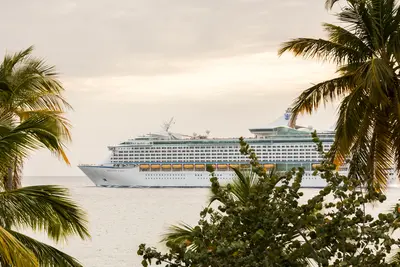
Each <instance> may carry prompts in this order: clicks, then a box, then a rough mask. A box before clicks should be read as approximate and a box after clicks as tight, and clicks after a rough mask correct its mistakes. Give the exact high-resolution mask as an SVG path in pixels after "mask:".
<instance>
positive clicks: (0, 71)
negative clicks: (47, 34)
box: [0, 46, 33, 80]
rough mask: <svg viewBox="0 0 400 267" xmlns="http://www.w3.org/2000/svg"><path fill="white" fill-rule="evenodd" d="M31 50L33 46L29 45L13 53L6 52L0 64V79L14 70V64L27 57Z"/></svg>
mask: <svg viewBox="0 0 400 267" xmlns="http://www.w3.org/2000/svg"><path fill="white" fill-rule="evenodd" d="M32 51H33V46H30V47H28V48H27V49H25V50H22V51H20V52H17V53H14V54H13V55H9V54H6V55H5V56H4V59H3V62H2V63H1V64H0V80H3V79H4V77H7V76H8V75H10V74H11V73H12V72H13V71H14V69H15V67H16V65H18V64H19V63H21V62H24V61H26V60H27V59H29V56H30V54H31V53H32Z"/></svg>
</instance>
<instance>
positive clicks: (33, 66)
mask: <svg viewBox="0 0 400 267" xmlns="http://www.w3.org/2000/svg"><path fill="white" fill-rule="evenodd" d="M32 50H33V47H29V48H28V49H26V50H23V51H21V52H18V53H15V54H13V55H5V57H4V59H3V62H2V63H1V64H0V107H1V113H2V116H8V119H9V120H12V121H13V123H14V124H15V125H18V124H20V123H23V122H24V121H25V120H29V119H30V118H35V119H38V120H40V119H45V121H46V127H45V128H46V134H41V133H39V132H38V131H36V132H35V133H34V134H33V135H32V136H31V137H33V138H35V139H36V141H38V142H36V145H38V146H37V148H39V147H44V148H47V149H49V150H50V151H51V152H52V153H54V154H56V155H57V156H59V157H60V158H62V159H63V160H64V161H65V162H66V163H67V164H69V161H68V158H67V156H66V154H65V151H64V148H65V143H66V142H67V141H69V140H70V132H69V129H70V124H69V122H68V120H67V119H66V118H65V117H64V112H65V111H67V110H69V109H71V106H70V105H69V104H68V103H67V102H66V100H65V99H64V98H63V97H62V92H63V91H64V88H63V86H62V84H61V83H60V81H59V80H58V78H57V73H56V72H55V68H54V67H53V66H48V65H46V63H45V62H44V61H43V60H41V59H38V58H34V57H32V56H31V53H32ZM39 144H40V145H39ZM22 163H23V158H21V157H17V156H16V155H15V157H14V158H13V160H11V161H10V163H9V164H8V166H7V168H6V169H3V170H2V171H3V172H2V173H1V175H2V176H3V181H2V182H3V184H4V187H5V188H6V189H8V190H10V189H12V188H18V187H19V186H20V180H21V169H22Z"/></svg>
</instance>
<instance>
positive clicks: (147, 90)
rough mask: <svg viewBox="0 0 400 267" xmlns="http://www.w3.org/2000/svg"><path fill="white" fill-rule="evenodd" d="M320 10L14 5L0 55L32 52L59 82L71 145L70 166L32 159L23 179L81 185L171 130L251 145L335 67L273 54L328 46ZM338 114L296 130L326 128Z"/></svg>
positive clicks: (228, 1) (45, 157)
mask: <svg viewBox="0 0 400 267" xmlns="http://www.w3.org/2000/svg"><path fill="white" fill-rule="evenodd" d="M324 2H325V1H324V0H307V1H306V0H279V1H272V0H189V1H188V0H114V1H109V0H79V1H78V0H75V1H73V0H57V1H54V0H41V1H29V0H16V1H9V2H7V5H3V6H2V15H1V17H0V35H1V36H2V37H3V38H2V41H1V42H0V56H3V55H4V53H7V52H9V53H11V52H15V51H18V50H21V49H24V48H27V47H28V46H30V45H34V46H35V50H34V55H35V56H38V57H42V58H44V59H46V61H47V63H49V64H51V65H55V66H56V68H57V70H58V71H59V72H60V79H61V81H62V82H63V84H64V86H65V89H66V91H65V97H66V98H67V100H68V101H69V102H70V103H71V105H72V106H73V108H74V110H73V111H72V112H69V114H68V118H69V119H70V120H71V123H72V125H73V129H72V135H73V141H72V143H71V144H69V145H68V151H67V154H68V156H69V158H70V161H71V166H66V165H65V164H63V163H62V162H60V161H59V160H58V159H57V158H55V157H54V156H53V155H51V154H50V153H49V152H48V151H45V150H42V151H38V152H36V153H34V154H32V155H31V157H30V158H29V159H28V161H27V162H26V164H25V167H24V175H26V176H76V175H78V176H82V175H83V173H82V172H81V171H80V170H79V169H78V168H77V165H78V164H81V163H99V162H101V161H103V160H104V159H105V158H106V157H107V155H108V149H107V146H108V145H113V144H117V143H119V142H121V141H123V140H124V139H127V138H132V137H135V136H137V135H140V134H145V133H148V132H155V131H158V130H159V129H160V126H161V125H162V123H163V122H165V121H168V120H169V119H170V118H171V117H174V118H175V121H176V123H175V124H174V125H173V128H172V129H171V130H172V131H174V132H181V133H186V134H192V133H194V132H196V133H204V132H205V131H206V130H210V131H211V136H212V137H239V136H245V137H249V136H251V134H250V133H249V132H248V129H249V128H253V127H262V126H265V125H267V124H268V123H269V122H271V121H274V120H275V119H276V117H279V116H281V115H282V114H283V113H284V111H285V109H286V108H287V107H289V106H290V104H291V103H292V102H293V100H294V99H295V98H296V97H297V96H298V95H299V94H300V93H301V92H302V90H304V89H306V88H308V87H309V86H311V85H312V84H313V83H317V82H319V81H322V80H325V79H329V78H331V77H333V76H334V70H335V68H334V66H332V65H330V64H327V63H321V62H316V61H312V60H305V59H302V58H294V57H293V56H292V55H291V54H285V55H283V56H281V57H279V56H278V54H277V51H278V48H279V46H280V44H281V43H282V42H284V41H288V40H289V39H291V38H296V37H314V38H315V37H316V38H322V37H325V35H324V33H323V30H322V27H321V23H322V22H332V21H334V18H333V16H332V12H328V11H326V10H325V9H324ZM335 110H336V106H335V105H327V107H326V108H325V109H324V108H322V109H321V110H320V111H318V112H317V113H316V114H315V115H312V116H308V115H307V116H303V117H301V118H299V123H300V124H304V125H313V126H314V127H316V128H318V129H327V128H329V127H331V126H332V125H333V124H334V122H335Z"/></svg>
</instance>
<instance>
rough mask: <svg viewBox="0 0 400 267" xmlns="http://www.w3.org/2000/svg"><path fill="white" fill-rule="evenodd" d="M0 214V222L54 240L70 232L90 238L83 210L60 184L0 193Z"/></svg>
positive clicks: (62, 237) (70, 233) (68, 234)
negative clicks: (37, 232)
mask: <svg viewBox="0 0 400 267" xmlns="http://www.w3.org/2000/svg"><path fill="white" fill-rule="evenodd" d="M0 213H1V214H2V217H1V218H0V221H1V222H2V225H6V224H11V225H14V226H23V227H30V228H32V229H33V230H35V231H45V232H47V234H48V236H49V237H50V238H52V239H53V240H55V241H60V240H65V239H66V238H67V237H68V236H70V235H78V236H79V237H80V238H82V239H86V238H88V237H90V235H89V233H88V229H87V220H86V214H85V212H84V211H83V210H82V209H81V208H80V207H79V206H78V205H77V204H76V203H75V202H74V201H73V200H72V199H71V198H70V197H69V194H68V189H66V188H63V187H60V186H54V185H46V186H30V187H23V188H20V189H16V190H11V191H6V192H0ZM4 220H7V221H4Z"/></svg>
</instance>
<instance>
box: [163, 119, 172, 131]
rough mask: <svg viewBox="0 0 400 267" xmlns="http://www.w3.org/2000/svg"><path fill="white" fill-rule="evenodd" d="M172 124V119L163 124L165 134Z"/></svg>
mask: <svg viewBox="0 0 400 267" xmlns="http://www.w3.org/2000/svg"><path fill="white" fill-rule="evenodd" d="M172 124H175V121H174V117H172V118H171V119H170V120H169V122H164V124H163V128H164V130H165V131H166V132H167V133H169V129H170V128H171V126H172Z"/></svg>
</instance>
